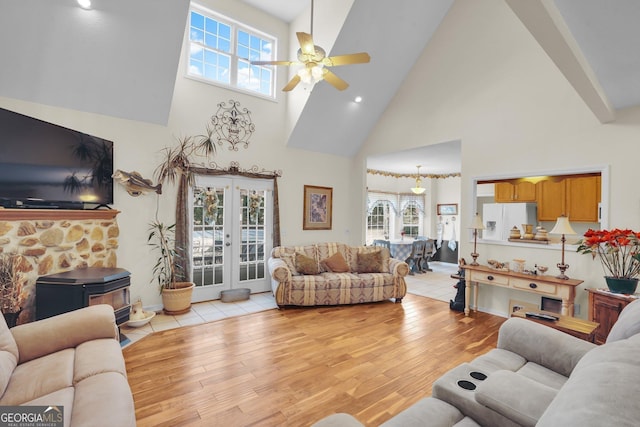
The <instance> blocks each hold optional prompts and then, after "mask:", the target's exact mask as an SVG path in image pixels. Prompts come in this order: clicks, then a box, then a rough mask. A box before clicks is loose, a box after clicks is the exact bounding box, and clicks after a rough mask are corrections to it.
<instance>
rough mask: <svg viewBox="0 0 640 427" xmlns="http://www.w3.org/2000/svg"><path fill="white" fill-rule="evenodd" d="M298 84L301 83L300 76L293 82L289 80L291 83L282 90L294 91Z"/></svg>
mask: <svg viewBox="0 0 640 427" xmlns="http://www.w3.org/2000/svg"><path fill="white" fill-rule="evenodd" d="M298 83H300V76H299V75H297V74H296V75H295V76H293V78H292V79H291V80H289V83H287V85H286V86H285V87H283V88H282V91H283V92H289V91H291V90H293V88H294V87H296V86H297V85H298Z"/></svg>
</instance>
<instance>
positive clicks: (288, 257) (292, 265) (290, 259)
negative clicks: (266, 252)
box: [280, 254, 300, 276]
mask: <svg viewBox="0 0 640 427" xmlns="http://www.w3.org/2000/svg"><path fill="white" fill-rule="evenodd" d="M295 257H296V254H282V255H280V259H281V260H283V261H284V263H285V264H287V268H288V269H289V271H290V272H291V275H292V276H299V275H300V273H298V270H296V258H295Z"/></svg>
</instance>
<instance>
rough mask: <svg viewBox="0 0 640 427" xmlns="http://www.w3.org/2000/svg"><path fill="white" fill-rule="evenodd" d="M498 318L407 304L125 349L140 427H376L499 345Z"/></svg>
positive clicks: (245, 324) (272, 320)
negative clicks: (335, 424) (341, 419)
mask: <svg viewBox="0 0 640 427" xmlns="http://www.w3.org/2000/svg"><path fill="white" fill-rule="evenodd" d="M504 320H505V319H504V318H501V317H497V316H492V315H489V314H485V313H472V315H471V316H470V317H467V318H465V316H464V314H462V313H459V312H453V311H450V310H449V306H448V304H447V303H445V302H442V301H437V300H433V299H430V298H425V297H421V296H415V295H411V294H409V295H407V296H406V297H405V299H404V300H403V301H402V303H401V304H394V303H393V302H391V301H386V302H381V303H372V304H360V305H353V306H340V307H306V308H287V309H284V310H268V311H265V312H260V313H254V314H248V315H245V316H240V317H233V318H229V319H224V320H220V321H215V322H211V323H207V324H203V325H196V326H186V327H183V328H179V329H173V330H168V331H162V332H157V333H154V334H152V335H150V336H148V337H145V338H143V339H141V340H140V341H138V342H136V343H134V344H133V345H131V346H129V347H127V348H125V349H124V350H123V352H124V356H125V360H126V364H127V372H128V375H129V383H130V385H131V389H132V391H133V395H134V400H135V405H136V418H137V420H138V426H140V427H144V426H196V425H201V426H224V427H233V426H285V425H286V426H308V425H310V424H312V423H314V422H315V421H317V420H319V419H321V418H323V417H325V416H327V415H330V414H332V413H334V412H347V413H350V414H352V415H354V416H355V417H356V418H358V419H359V420H360V421H361V422H362V423H364V424H366V425H367V426H377V425H379V424H380V423H382V422H384V421H385V420H387V419H389V418H391V417H392V416H393V415H395V414H397V413H398V412H400V411H402V410H403V409H405V408H407V407H408V406H410V405H411V404H412V403H414V402H416V401H418V400H419V399H421V398H422V397H425V396H428V395H430V394H431V385H432V383H433V381H434V380H435V379H437V378H438V377H439V376H441V375H442V374H443V373H444V372H446V371H447V370H449V369H451V368H453V367H454V366H456V365H458V364H460V363H462V362H465V361H469V360H471V359H473V358H474V357H476V356H478V355H479V354H482V353H485V352H486V351H488V350H489V349H490V348H492V347H494V346H495V345H496V341H497V330H498V327H499V326H500V325H501V324H502V322H504Z"/></svg>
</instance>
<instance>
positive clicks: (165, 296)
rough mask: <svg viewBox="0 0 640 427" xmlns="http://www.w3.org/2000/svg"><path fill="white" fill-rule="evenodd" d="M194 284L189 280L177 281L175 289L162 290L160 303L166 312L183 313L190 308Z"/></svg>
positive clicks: (172, 313) (171, 313)
mask: <svg viewBox="0 0 640 427" xmlns="http://www.w3.org/2000/svg"><path fill="white" fill-rule="evenodd" d="M193 287H194V284H193V283H191V282H177V283H176V284H175V289H169V288H164V289H163V290H162V305H163V306H164V312H165V313H166V314H170V315H175V314H183V313H187V312H189V310H191V295H192V294H193Z"/></svg>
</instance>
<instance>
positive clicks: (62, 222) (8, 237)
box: [0, 209, 120, 324]
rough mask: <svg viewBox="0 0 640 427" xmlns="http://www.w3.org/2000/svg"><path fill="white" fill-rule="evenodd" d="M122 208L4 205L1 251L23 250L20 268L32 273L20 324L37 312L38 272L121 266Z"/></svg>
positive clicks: (28, 274)
mask: <svg viewBox="0 0 640 427" xmlns="http://www.w3.org/2000/svg"><path fill="white" fill-rule="evenodd" d="M20 211H21V212H20ZM117 214H118V211H62V210H61V211H41V210H38V211H36V212H33V211H25V210H17V209H6V210H4V209H0V252H16V253H18V254H21V255H22V261H21V263H20V267H19V270H20V271H22V272H23V274H24V276H25V279H26V280H25V285H24V286H23V288H22V298H21V299H22V301H23V304H22V312H21V313H20V317H19V319H18V324H20V323H26V322H31V321H34V320H35V318H36V316H35V291H36V286H35V283H36V280H37V279H38V277H40V276H44V275H48V274H54V273H60V272H64V271H69V270H73V269H76V268H86V267H116V266H117V257H116V249H117V248H118V237H119V234H120V230H119V228H118V224H117V221H116V218H115V216H116V215H117Z"/></svg>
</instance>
